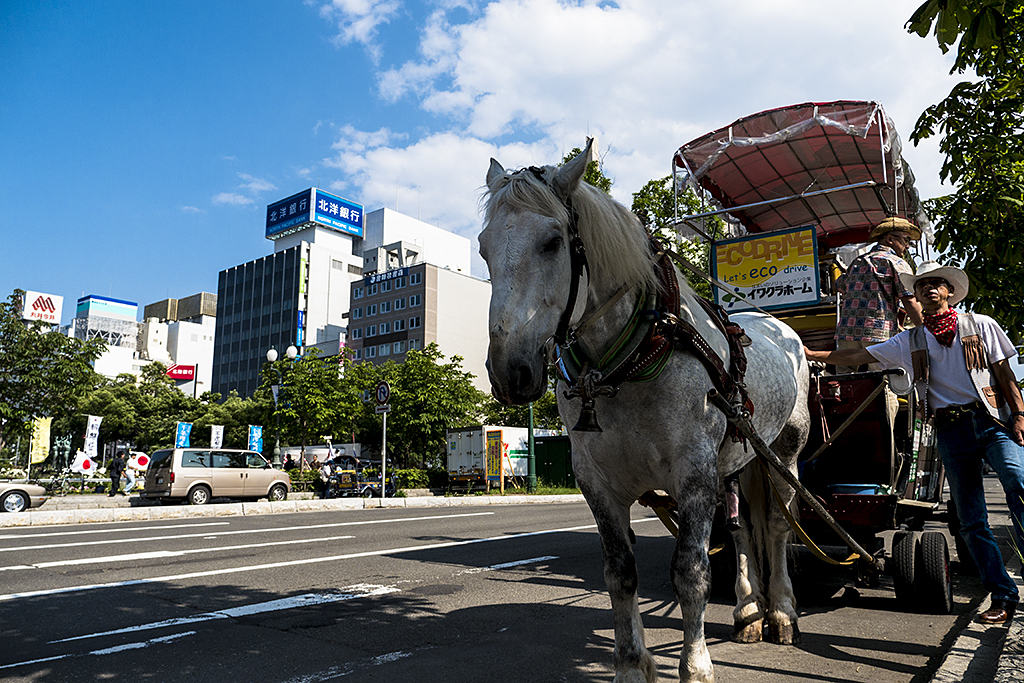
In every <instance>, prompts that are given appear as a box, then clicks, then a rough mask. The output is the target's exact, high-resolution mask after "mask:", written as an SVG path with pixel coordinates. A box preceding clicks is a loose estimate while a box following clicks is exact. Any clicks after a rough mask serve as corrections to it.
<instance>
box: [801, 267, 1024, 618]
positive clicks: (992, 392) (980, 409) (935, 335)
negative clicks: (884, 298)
mask: <svg viewBox="0 0 1024 683" xmlns="http://www.w3.org/2000/svg"><path fill="white" fill-rule="evenodd" d="M900 279H901V281H902V282H903V284H904V286H905V287H906V288H907V289H909V290H912V291H913V292H914V295H915V296H916V297H917V300H918V301H920V302H921V306H922V309H923V313H924V316H923V318H924V322H923V325H922V326H921V327H918V328H914V329H912V330H904V331H903V332H900V333H899V334H897V335H896V336H895V337H893V338H892V339H890V340H889V341H886V342H883V343H881V344H875V345H873V346H870V347H868V348H866V349H844V350H836V351H831V352H829V351H811V350H810V349H806V348H805V349H804V353H805V354H806V355H807V359H808V360H814V361H821V362H824V363H831V364H843V365H858V364H861V363H870V362H878V363H879V364H881V365H882V366H883V367H886V368H893V367H902V368H904V369H905V370H907V371H908V372H911V371H913V374H914V379H915V381H916V382H917V383H918V388H919V395H920V396H921V397H922V398H923V403H924V405H923V408H924V410H925V413H926V414H927V415H930V416H934V428H935V438H936V447H937V448H938V451H939V455H940V456H941V457H942V463H943V465H944V466H945V471H946V478H947V480H948V482H949V491H950V494H951V495H952V497H953V500H954V502H955V503H956V508H957V514H958V516H959V517H960V534H961V536H963V538H964V540H965V541H966V543H967V547H968V549H969V551H970V553H971V557H972V558H973V559H974V562H975V564H977V566H978V569H979V571H980V572H981V580H982V585H983V586H984V587H985V589H986V590H987V591H989V592H990V593H991V594H992V603H991V608H990V609H988V610H987V611H985V612H983V613H982V614H981V615H980V617H979V620H980V621H981V622H982V623H986V624H998V623H1002V622H1005V621H1007V620H1009V619H1011V618H1012V617H1013V614H1014V612H1015V611H1016V609H1017V602H1018V600H1019V596H1018V591H1017V586H1016V584H1015V583H1014V582H1013V580H1012V579H1011V578H1010V576H1009V574H1007V572H1006V567H1005V565H1004V562H1003V558H1002V555H1001V554H1000V552H999V547H998V545H997V544H996V541H995V539H994V537H993V536H992V531H991V529H990V528H989V526H988V512H987V510H986V507H985V493H984V489H983V487H982V463H983V462H988V464H989V465H990V466H991V467H992V469H994V470H995V472H996V474H997V475H998V476H999V482H1000V483H1001V484H1002V486H1003V491H1004V492H1005V493H1006V501H1007V504H1008V505H1009V508H1010V515H1011V517H1012V518H1013V529H1014V538H1015V539H1016V546H1017V548H1018V549H1019V550H1021V551H1024V529H1022V528H1021V521H1022V520H1024V399H1022V398H1021V392H1020V387H1018V386H1017V380H1016V377H1014V374H1013V371H1012V370H1011V369H1010V365H1009V360H1008V359H1009V358H1010V357H1011V356H1013V355H1015V353H1016V351H1015V349H1014V347H1013V343H1012V342H1010V340H1009V338H1008V337H1007V336H1006V333H1005V332H1003V330H1002V328H1000V327H999V325H998V324H997V323H996V322H995V321H994V320H993V319H992V318H990V317H988V316H985V315H972V314H970V313H964V312H960V311H957V310H955V309H953V308H951V305H952V304H956V303H959V302H960V301H962V300H963V299H964V297H965V296H967V291H968V288H969V287H970V282H969V280H968V279H967V275H966V274H965V273H964V272H963V271H962V270H960V269H959V268H952V267H948V266H947V267H943V266H940V265H939V264H938V263H935V262H934V261H929V262H926V263H923V264H922V265H921V267H920V269H918V272H917V275H911V274H904V275H903V276H901V278H900Z"/></svg>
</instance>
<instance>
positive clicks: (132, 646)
mask: <svg viewBox="0 0 1024 683" xmlns="http://www.w3.org/2000/svg"><path fill="white" fill-rule="evenodd" d="M195 634H196V632H195V631H185V632H184V633H175V634H173V635H169V636H161V637H160V638H153V639H152V640H144V641H142V642H139V643H126V644H124V645H117V646H116V647H105V648H103V649H102V650H93V651H91V652H83V653H81V654H66V655H57V656H55V657H43V658H41V659H29V660H27V661H24V662H14V663H13V664H3V665H0V669H13V668H14V667H18V666H29V665H31V664H42V663H44V662H53V661H56V660H58V659H70V658H73V657H88V656H90V655H96V656H102V655H112V654H116V653H118V652H124V651H125V650H139V649H142V648H146V647H149V646H150V645H156V644H158V643H169V642H171V641H172V640H177V639H178V638H185V637H186V636H194V635H195Z"/></svg>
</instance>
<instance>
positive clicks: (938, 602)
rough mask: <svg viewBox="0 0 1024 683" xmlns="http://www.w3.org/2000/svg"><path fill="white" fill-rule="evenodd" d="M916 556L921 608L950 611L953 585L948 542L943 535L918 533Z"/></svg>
mask: <svg viewBox="0 0 1024 683" xmlns="http://www.w3.org/2000/svg"><path fill="white" fill-rule="evenodd" d="M920 553H921V554H920V556H919V557H918V558H917V576H916V577H915V579H916V581H917V596H918V599H919V600H920V605H921V608H922V609H923V610H924V611H925V612H928V613H930V614H951V613H952V612H953V585H952V583H951V582H950V578H949V544H948V543H947V542H946V535H945V534H943V533H941V532H938V531H926V532H925V533H923V534H922V535H921V545H920Z"/></svg>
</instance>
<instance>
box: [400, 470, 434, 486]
mask: <svg viewBox="0 0 1024 683" xmlns="http://www.w3.org/2000/svg"><path fill="white" fill-rule="evenodd" d="M395 482H396V485H397V487H398V488H400V489H426V488H430V477H428V476H427V473H426V471H424V470H395Z"/></svg>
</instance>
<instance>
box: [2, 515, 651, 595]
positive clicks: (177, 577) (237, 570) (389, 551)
mask: <svg viewBox="0 0 1024 683" xmlns="http://www.w3.org/2000/svg"><path fill="white" fill-rule="evenodd" d="M657 521H659V520H658V518H657V517H654V516H652V517H648V518H645V519H637V520H631V522H630V523H631V524H640V523H643V522H657ZM596 528H597V525H596V524H582V525H580V526H573V527H564V528H561V529H546V530H544V531H531V532H527V533H522V534H509V535H506V536H491V537H489V538H474V539H470V540H468V541H448V542H445V543H426V544H423V545H411V546H405V547H402V548H385V549H383V550H368V551H365V552H360V553H347V554H345V555H332V556H329V557H311V558H307V559H303V560H288V561H286V562H271V563H268V564H256V565H248V566H243V567H228V568H226V569H211V570H209V571H203V572H190V573H187V574H171V575H168V576H155V577H152V578H148V579H132V580H130V581H114V582H111V583H94V584H85V585H82V586H68V587H66V588H51V589H47V590H38V591H25V592H23V593H7V594H6V595H0V602H3V601H7V600H20V599H22V598H32V597H40V596H44V595H62V594H64V593H77V592H80V591H90V590H100V589H103V588H123V587H125V586H139V585H145V584H149V583H166V582H168V581H182V580H185V579H197V578H205V577H209V576H222V575H224V574H241V573H244V572H255V571H262V570H265V569H280V568H282V567H298V566H302V565H306V564H321V563H323V562H339V561H341V560H352V559H356V558H360V557H375V556H380V555H393V554H399V553H412V552H418V551H422V550H438V549H441V548H456V547H458V546H464V545H475V544H477V543H491V542H495V541H514V540H519V539H522V538H530V537H533V536H546V535H550V534H561V533H567V532H570V531H583V530H586V529H596Z"/></svg>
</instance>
